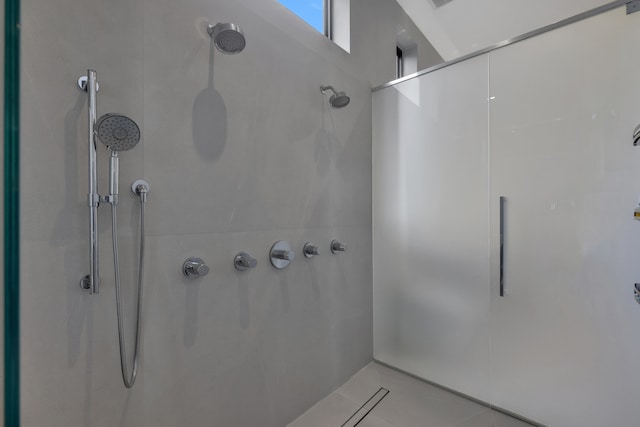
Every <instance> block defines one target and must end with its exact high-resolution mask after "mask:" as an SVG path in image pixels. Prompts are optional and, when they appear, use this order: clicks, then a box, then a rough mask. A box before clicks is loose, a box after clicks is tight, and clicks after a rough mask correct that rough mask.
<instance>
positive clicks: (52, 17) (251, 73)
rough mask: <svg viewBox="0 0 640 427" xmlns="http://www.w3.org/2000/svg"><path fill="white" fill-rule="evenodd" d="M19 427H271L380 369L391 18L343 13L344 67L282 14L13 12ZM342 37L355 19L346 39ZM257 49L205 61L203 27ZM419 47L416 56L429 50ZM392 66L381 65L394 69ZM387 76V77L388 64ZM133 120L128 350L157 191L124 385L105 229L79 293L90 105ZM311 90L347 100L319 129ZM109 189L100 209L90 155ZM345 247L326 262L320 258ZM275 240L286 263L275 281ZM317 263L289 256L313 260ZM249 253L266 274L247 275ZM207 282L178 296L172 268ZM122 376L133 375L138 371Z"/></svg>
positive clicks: (138, 5)
mask: <svg viewBox="0 0 640 427" xmlns="http://www.w3.org/2000/svg"><path fill="white" fill-rule="evenodd" d="M22 8H23V26H22V30H23V31H22V35H23V49H22V60H23V74H22V88H21V90H22V125H21V131H22V153H21V156H22V191H23V193H22V194H23V196H22V201H21V203H22V206H21V207H22V215H23V216H22V226H21V232H22V238H23V242H22V254H21V256H22V268H21V274H22V305H21V313H22V314H21V316H22V349H21V350H22V373H21V374H22V414H23V425H24V426H27V427H28V426H43V425H46V426H50V427H55V426H65V427H66V426H109V427H113V426H167V427H175V426H178V425H184V426H190V427H192V426H234V427H238V426H264V427H268V426H274V427H275V426H283V425H285V424H287V422H289V421H291V420H292V419H294V418H295V417H297V416H298V415H299V414H301V413H302V412H304V411H305V410H306V409H307V408H309V407H310V406H311V405H313V404H314V403H315V402H316V401H318V400H319V399H321V398H322V397H324V396H325V395H327V394H328V393H329V392H331V391H332V390H334V389H335V388H336V387H337V386H338V385H340V384H341V383H342V382H344V381H345V380H346V379H347V378H348V377H349V376H351V375H352V374H353V373H355V372H356V371H357V370H358V369H360V368H361V367H363V366H364V365H365V364H366V363H367V362H369V361H370V360H371V358H372V291H371V274H372V273H371V271H372V268H371V262H372V261H371V94H370V88H371V86H372V85H378V84H381V83H383V82H384V81H387V80H391V79H393V77H394V75H393V72H394V62H393V61H394V57H393V55H394V53H395V50H394V49H391V50H390V52H389V55H386V54H382V52H381V51H382V48H386V47H387V46H392V47H393V46H394V43H395V31H396V24H395V23H394V22H395V21H396V20H398V19H401V20H403V22H404V21H406V16H405V15H404V13H403V12H402V10H401V9H400V8H399V7H398V6H397V4H395V2H393V1H391V2H390V1H388V0H372V1H368V2H366V5H365V4H364V2H358V1H354V2H353V9H352V12H351V14H352V34H353V42H352V52H353V53H352V54H351V55H349V54H347V53H346V52H344V51H343V50H342V49H340V48H339V47H337V46H335V45H333V44H332V43H331V42H329V41H328V40H326V39H324V38H323V37H322V36H320V35H319V34H316V33H315V32H314V31H313V30H311V29H310V28H308V27H307V24H306V23H304V22H302V21H301V20H300V19H298V18H297V17H296V16H294V15H293V14H291V13H290V12H288V11H287V10H286V9H285V8H284V7H283V6H281V5H280V4H279V3H277V2H276V1H275V0H269V1H262V0H235V1H222V0H207V1H203V0H188V1H182V2H176V1H175V0H174V1H170V0H112V1H109V2H104V1H99V0H82V1H81V0H59V1H56V2H50V1H45V0H24V1H23V2H22ZM354 17H357V19H355V18H354ZM218 21H222V22H225V21H230V22H235V23H238V24H239V25H241V26H242V27H243V28H244V31H245V34H246V37H247V40H248V44H247V48H246V50H245V51H244V52H242V53H241V54H240V55H237V56H224V55H222V54H220V53H219V52H217V51H215V52H213V51H212V50H211V48H210V42H209V39H208V36H207V35H206V33H205V28H206V24H207V23H209V22H212V23H215V22H218ZM424 42H425V43H426V40H425V41H424ZM386 50H387V49H385V50H384V51H385V52H386ZM387 56H388V57H387ZM89 67H90V68H93V69H95V70H97V72H98V78H99V81H100V92H99V96H98V109H99V111H98V114H99V115H101V114H104V113H107V112H118V113H122V114H126V115H129V116H131V117H132V118H133V119H134V120H136V121H137V122H138V124H139V125H140V127H141V129H142V134H143V140H142V142H141V143H140V144H139V145H138V146H137V147H135V148H134V149H133V150H131V151H129V152H126V153H122V155H121V165H120V168H121V195H122V196H121V203H120V206H119V212H120V217H119V221H120V225H121V226H120V230H119V232H120V239H121V241H120V246H121V262H122V276H123V280H124V288H125V298H126V301H128V302H127V304H126V310H127V316H126V319H127V320H126V321H127V331H128V343H129V344H128V349H129V350H131V349H132V348H133V340H132V338H133V336H132V332H133V321H134V314H133V313H134V307H135V306H134V292H133V290H134V286H133V284H134V279H135V274H136V266H135V261H136V255H135V254H136V246H135V238H136V233H137V231H138V226H137V214H138V210H137V209H138V207H137V205H136V201H135V200H134V199H133V197H131V196H130V193H129V192H128V190H127V188H128V186H129V185H130V183H131V182H132V181H133V180H135V179H138V178H146V179H148V180H149V181H150V183H151V193H150V195H149V203H148V216H147V218H148V221H147V232H148V239H147V248H148V251H147V254H148V255H147V260H146V268H145V276H146V280H145V291H144V295H145V302H144V318H143V321H144V326H143V354H142V364H141V369H140V375H139V378H138V381H137V383H136V385H135V387H134V388H133V390H131V391H127V390H126V389H125V388H124V386H123V385H122V380H121V378H120V362H119V358H118V339H117V332H116V307H115V295H114V285H113V272H112V271H113V269H112V266H111V263H112V255H111V248H110V218H109V209H108V208H107V207H106V206H103V207H102V208H101V209H100V238H101V243H100V250H101V277H102V283H103V285H102V292H101V293H100V294H99V295H97V296H93V297H92V296H89V295H88V294H86V293H84V292H82V291H80V289H79V288H78V281H79V279H80V278H81V277H82V276H83V275H85V274H86V273H87V272H88V271H87V270H88V255H87V250H88V242H87V238H88V233H87V228H88V221H87V208H86V201H85V200H86V192H87V184H86V183H87V177H86V176H87V171H86V168H87V166H86V157H87V148H86V145H87V143H86V140H85V133H86V114H87V113H86V94H85V93H83V92H81V91H80V90H78V88H77V87H76V79H77V78H78V77H79V76H80V75H82V74H84V73H85V72H86V69H87V68H89ZM321 84H333V85H335V86H336V87H338V88H340V89H343V90H346V91H347V92H348V93H349V95H350V96H351V98H352V102H351V105H349V107H348V108H346V109H343V110H330V109H329V107H328V103H327V97H325V96H323V95H321V94H320V92H319V87H320V85H321ZM99 157H100V164H99V167H100V169H99V173H100V189H101V192H103V193H104V191H105V189H106V188H107V180H106V178H107V159H108V155H107V152H106V150H104V149H103V148H102V147H99ZM334 238H337V239H340V240H343V241H345V242H347V243H349V244H350V247H349V251H348V252H347V253H345V254H340V255H332V254H330V252H329V250H328V245H329V242H330V241H331V240H332V239H334ZM279 239H285V240H288V241H289V242H291V243H292V244H293V245H294V247H295V249H296V251H297V252H298V257H297V259H296V260H295V262H294V263H293V264H292V265H291V266H290V268H289V269H287V270H284V271H276V270H274V269H273V268H272V267H271V266H270V264H269V261H268V258H267V253H268V250H269V248H270V246H271V244H272V243H273V242H274V241H276V240H279ZM306 241H313V242H314V243H316V244H319V245H320V246H321V249H322V254H321V256H320V257H316V258H314V259H312V260H307V259H305V258H304V257H302V256H301V253H300V251H301V248H302V245H303V244H304V242H306ZM240 250H246V251H249V252H251V253H252V254H253V255H254V256H256V257H257V258H258V260H259V265H258V267H257V268H256V270H255V271H251V272H249V273H242V274H240V273H238V272H236V271H235V270H234V269H233V266H232V258H233V256H234V254H235V253H236V252H238V251H240ZM192 255H196V256H201V257H203V258H204V259H205V260H206V261H207V262H208V264H209V265H210V267H211V273H210V274H209V275H208V276H207V277H205V278H204V279H202V280H199V281H188V280H186V279H184V278H183V277H182V275H181V271H180V268H181V265H182V262H183V261H184V259H185V258H187V257H188V256H192ZM129 357H130V358H131V354H129Z"/></svg>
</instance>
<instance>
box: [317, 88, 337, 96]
mask: <svg viewBox="0 0 640 427" xmlns="http://www.w3.org/2000/svg"><path fill="white" fill-rule="evenodd" d="M328 90H330V91H331V92H333V94H334V95H336V90H335V89H334V88H333V86H320V92H322V93H325V92H326V91H328Z"/></svg>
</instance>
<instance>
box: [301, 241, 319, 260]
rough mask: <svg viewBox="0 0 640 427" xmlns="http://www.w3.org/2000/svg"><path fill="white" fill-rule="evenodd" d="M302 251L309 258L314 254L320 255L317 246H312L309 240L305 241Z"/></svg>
mask: <svg viewBox="0 0 640 427" xmlns="http://www.w3.org/2000/svg"><path fill="white" fill-rule="evenodd" d="M302 253H304V256H305V257H307V258H311V257H313V256H314V255H320V249H319V248H318V247H317V246H313V245H312V244H311V242H307V243H305V244H304V247H303V248H302Z"/></svg>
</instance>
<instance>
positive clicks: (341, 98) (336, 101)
mask: <svg viewBox="0 0 640 427" xmlns="http://www.w3.org/2000/svg"><path fill="white" fill-rule="evenodd" d="M349 102H351V98H349V97H348V96H347V94H346V93H344V92H336V93H335V94H333V95H331V98H329V104H331V108H342V107H346V106H347V105H349Z"/></svg>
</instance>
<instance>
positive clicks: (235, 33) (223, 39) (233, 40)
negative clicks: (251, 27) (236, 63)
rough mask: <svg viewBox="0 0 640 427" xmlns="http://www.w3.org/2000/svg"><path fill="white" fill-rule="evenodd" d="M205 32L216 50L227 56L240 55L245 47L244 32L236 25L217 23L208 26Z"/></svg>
mask: <svg viewBox="0 0 640 427" xmlns="http://www.w3.org/2000/svg"><path fill="white" fill-rule="evenodd" d="M207 32H208V33H209V35H210V36H211V38H212V39H213V43H214V44H215V45H216V47H217V48H218V50H219V51H220V52H222V53H224V54H227V55H235V54H237V53H240V52H242V51H243V50H244V47H245V46H246V45H247V40H246V39H245V38H244V32H243V31H242V29H240V27H238V26H237V25H236V24H230V23H225V24H221V23H218V24H216V25H208V26H207Z"/></svg>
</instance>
